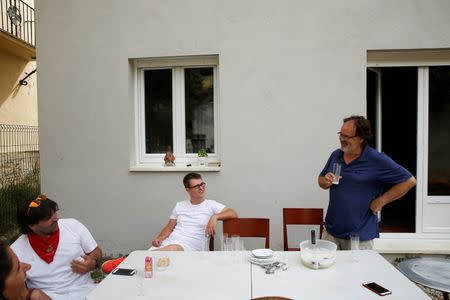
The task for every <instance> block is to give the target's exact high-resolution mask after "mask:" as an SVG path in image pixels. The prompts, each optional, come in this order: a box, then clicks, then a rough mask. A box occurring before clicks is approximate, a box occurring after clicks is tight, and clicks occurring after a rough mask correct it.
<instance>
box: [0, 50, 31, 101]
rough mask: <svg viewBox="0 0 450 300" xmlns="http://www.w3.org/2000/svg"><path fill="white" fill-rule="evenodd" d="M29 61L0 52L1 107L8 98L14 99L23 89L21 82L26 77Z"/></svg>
mask: <svg viewBox="0 0 450 300" xmlns="http://www.w3.org/2000/svg"><path fill="white" fill-rule="evenodd" d="M27 64H28V61H27V60H25V59H21V58H18V57H15V56H12V55H9V54H6V53H4V52H0V66H1V70H2V71H1V72H0V106H2V105H3V103H5V101H6V100H7V99H8V98H14V97H15V96H16V95H17V93H18V92H19V90H20V88H21V87H22V86H21V85H20V84H19V80H20V79H21V78H22V77H25V76H26V74H25V67H26V66H27Z"/></svg>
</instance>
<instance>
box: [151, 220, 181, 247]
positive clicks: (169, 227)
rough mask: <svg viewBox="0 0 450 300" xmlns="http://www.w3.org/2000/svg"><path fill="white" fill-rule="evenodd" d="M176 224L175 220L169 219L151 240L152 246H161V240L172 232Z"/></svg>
mask: <svg viewBox="0 0 450 300" xmlns="http://www.w3.org/2000/svg"><path fill="white" fill-rule="evenodd" d="M176 225H177V220H175V219H170V220H169V222H168V223H167V225H166V226H164V228H163V229H162V230H161V232H160V233H159V235H158V236H157V237H156V238H155V239H154V240H153V241H152V246H154V247H159V246H161V243H162V241H164V240H165V239H167V237H168V236H169V235H170V234H171V233H172V231H173V230H174V229H175V226H176Z"/></svg>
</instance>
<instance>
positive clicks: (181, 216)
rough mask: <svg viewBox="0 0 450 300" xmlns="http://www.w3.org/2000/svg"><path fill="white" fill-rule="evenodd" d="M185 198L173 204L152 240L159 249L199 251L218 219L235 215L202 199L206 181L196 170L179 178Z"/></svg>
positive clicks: (234, 216) (223, 206) (235, 214)
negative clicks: (161, 227) (181, 180)
mask: <svg viewBox="0 0 450 300" xmlns="http://www.w3.org/2000/svg"><path fill="white" fill-rule="evenodd" d="M183 184H184V187H185V188H186V192H187V193H188V194H189V198H190V199H189V200H188V201H181V202H178V203H177V204H176V205H175V208H174V209H173V211H172V215H171V216H170V219H169V223H167V225H166V226H165V227H164V228H163V230H161V233H160V234H159V235H158V236H157V237H156V238H155V239H154V240H153V241H152V246H153V247H152V249H154V248H157V249H158V250H159V251H202V250H205V249H204V245H205V244H206V243H205V241H206V239H207V237H208V236H211V235H214V234H215V233H216V224H217V221H218V220H226V219H233V218H237V217H238V215H237V213H236V212H235V211H234V210H233V209H231V208H227V207H225V205H223V204H221V203H219V202H217V201H215V200H207V199H205V190H206V188H205V186H206V183H205V182H204V181H203V180H202V177H201V176H200V174H197V173H189V174H187V175H186V176H184V178H183Z"/></svg>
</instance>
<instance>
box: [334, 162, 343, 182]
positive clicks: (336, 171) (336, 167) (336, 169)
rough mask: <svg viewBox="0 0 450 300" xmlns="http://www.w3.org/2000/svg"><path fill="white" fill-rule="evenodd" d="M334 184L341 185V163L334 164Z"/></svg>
mask: <svg viewBox="0 0 450 300" xmlns="http://www.w3.org/2000/svg"><path fill="white" fill-rule="evenodd" d="M333 175H334V178H333V184H339V179H340V175H341V164H340V163H334V164H333Z"/></svg>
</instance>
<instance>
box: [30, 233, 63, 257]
mask: <svg viewBox="0 0 450 300" xmlns="http://www.w3.org/2000/svg"><path fill="white" fill-rule="evenodd" d="M28 241H29V242H30V245H31V248H33V250H34V252H36V254H37V255H38V256H39V257H40V258H42V260H43V261H45V262H46V263H48V264H49V263H51V262H52V261H53V257H54V256H55V253H56V249H58V243H59V228H58V229H57V230H56V231H55V232H53V233H52V234H51V235H50V236H48V237H44V236H40V235H37V234H36V233H34V232H32V233H29V234H28Z"/></svg>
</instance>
